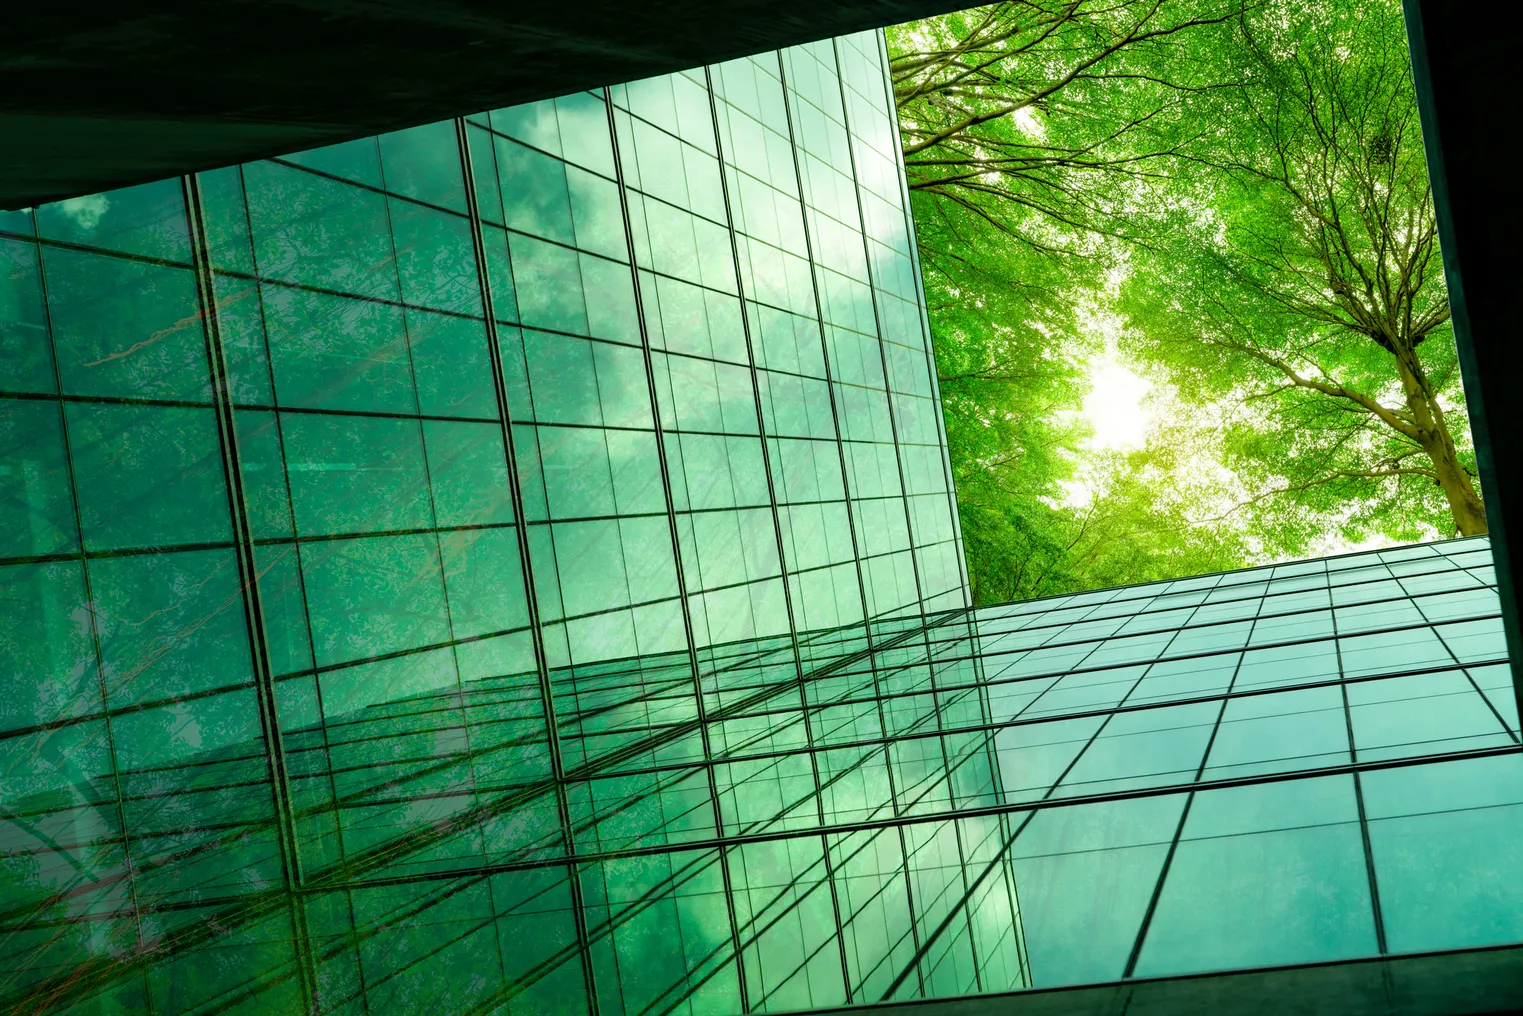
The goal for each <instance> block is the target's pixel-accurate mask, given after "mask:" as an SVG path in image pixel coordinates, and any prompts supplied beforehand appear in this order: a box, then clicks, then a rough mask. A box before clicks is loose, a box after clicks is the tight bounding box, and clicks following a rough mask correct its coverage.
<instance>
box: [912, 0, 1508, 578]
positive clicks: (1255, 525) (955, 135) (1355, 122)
mask: <svg viewBox="0 0 1523 1016" xmlns="http://www.w3.org/2000/svg"><path fill="white" fill-rule="evenodd" d="M889 39H890V56H891V63H890V69H891V75H892V79H893V86H894V91H895V98H896V101H897V103H898V107H899V114H900V120H901V129H902V135H903V142H904V154H905V164H906V170H907V174H908V178H909V185H910V188H911V194H912V201H913V202H914V211H915V216H916V230H917V236H918V239H919V243H920V247H921V256H922V262H923V264H924V267H925V281H926V291H927V299H928V303H929V305H930V311H931V320H932V327H933V331H934V335H935V346H936V355H937V364H938V371H939V373H940V375H941V386H942V392H943V403H944V407H945V412H946V417H947V425H948V438H949V445H950V448H951V453H952V459H953V468H954V475H955V479H956V482H957V487H958V502H959V510H960V515H961V521H962V527H963V534H964V540H965V543H966V546H967V553H968V559H969V565H970V572H971V574H972V577H973V583H974V593H975V597H976V598H977V600H978V601H979V602H998V601H1002V600H1009V599H1018V598H1023V597H1027V596H1033V595H1043V594H1046V593H1054V592H1063V591H1069V590H1073V589H1078V588H1089V587H1094V586H1101V585H1110V584H1116V583H1121V582H1131V581H1143V580H1148V579H1155V578H1164V577H1171V576H1177V575H1185V574H1198V573H1200V572H1203V571H1211V570H1217V569H1221V568H1229V567H1234V566H1240V565H1244V564H1249V563H1255V562H1258V561H1263V560H1268V559H1284V558H1288V557H1295V556H1301V555H1304V554H1306V553H1308V552H1311V551H1315V550H1326V549H1329V548H1336V547H1337V546H1340V545H1344V546H1347V545H1351V544H1354V543H1359V542H1362V541H1387V542H1398V541H1410V540H1414V539H1420V538H1424V537H1432V536H1435V535H1454V534H1471V533H1477V532H1484V531H1485V513H1484V509H1483V507H1482V505H1481V501H1480V497H1479V495H1478V493H1477V486H1476V483H1475V479H1474V478H1475V463H1474V456H1473V452H1472V450H1471V446H1470V441H1469V434H1468V421H1467V420H1466V417H1465V413H1464V395H1463V390H1462V388H1461V385H1460V379H1459V372H1458V366H1457V362H1456V357H1455V352H1454V344H1453V336H1452V333H1451V331H1450V329H1449V323H1448V301H1447V295H1446V293H1445V290H1444V281H1443V273H1442V267H1441V262H1440V257H1439V251H1438V246H1437V233H1436V227H1435V224H1434V218H1433V206H1432V195H1431V191H1430V189H1429V186H1428V179H1427V174H1426V167H1425V163H1424V156H1423V148H1422V139H1421V133H1420V126H1419V123H1418V118H1417V108H1416V99H1415V95H1414V92H1413V88H1412V83H1411V73H1410V67H1409V63H1408V57H1407V50H1406V37H1405V31H1404V27H1403V24H1402V18H1401V9H1400V5H1399V3H1397V2H1396V0H1362V2H1361V0H1336V2H1332V3H1323V2H1316V3H1313V2H1310V0H1264V2H1254V3H1250V2H1247V0H1095V2H1088V0H1066V2H1062V0H1020V2H1008V3H1000V4H996V5H994V6H991V7H986V8H979V9H976V10H972V11H964V12H958V13H955V14H951V15H947V16H944V17H941V18H936V19H931V20H928V21H924V22H917V23H914V24H911V25H906V26H901V27H900V28H899V29H896V30H891V32H890V35H889ZM1102 362H1120V363H1122V364H1124V365H1125V367H1126V368H1128V369H1129V370H1131V371H1132V372H1134V373H1136V374H1138V375H1140V376H1141V377H1143V378H1145V379H1147V381H1149V382H1151V383H1152V386H1153V387H1152V392H1151V394H1150V395H1149V397H1148V398H1149V409H1150V411H1151V412H1150V413H1149V414H1148V416H1149V422H1147V424H1146V433H1142V434H1137V435H1134V439H1133V440H1132V441H1131V442H1129V443H1128V445H1127V446H1126V447H1124V448H1119V449H1118V448H1115V447H1104V446H1100V445H1097V443H1096V442H1095V441H1094V440H1093V432H1092V431H1093V428H1092V426H1091V423H1090V420H1089V418H1090V417H1092V415H1093V414H1091V413H1086V412H1085V410H1086V405H1085V396H1086V394H1087V391H1088V387H1089V380H1090V378H1091V375H1092V372H1093V370H1094V369H1095V365H1096V364H1098V363H1102Z"/></svg>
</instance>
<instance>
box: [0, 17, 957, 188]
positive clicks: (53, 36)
mask: <svg viewBox="0 0 1523 1016" xmlns="http://www.w3.org/2000/svg"><path fill="white" fill-rule="evenodd" d="M965 6H969V5H968V4H967V3H960V2H958V0H823V2H822V0H724V2H722V3H717V2H705V0H636V2H630V0H574V2H571V3H553V2H535V3H525V2H522V0H495V2H494V0H426V2H425V0H156V2H154V3H151V4H115V5H110V6H107V5H103V4H102V5H66V6H65V5H55V4H49V3H45V2H44V3H24V4H12V5H10V6H9V8H8V9H7V10H6V12H5V14H4V15H3V16H0V208H7V209H9V208H18V207H25V206H28V205H34V204H39V203H41V202H44V201H48V200H54V199H58V198H65V197H72V196H75V195H79V194H87V193H91V192H94V191H99V190H106V189H109V188H112V187H120V186H125V185H128V184H134V183H143V182H146V181H149V180H156V179H161V178H163V177H167V176H174V175H177V174H180V173H183V172H188V171H194V170H201V169H211V168H215V167H217V166H225V165H230V164H233V163H237V162H243V161H247V160H249V159H254V158H260V157H263V156H268V155H277V154H281V153H284V152H291V151H297V150H300V149H303V148H311V147H315V146H318V145H323V144H329V143H333V142H338V141H344V140H348V139H350V138H356V137H364V136H366V135H370V134H378V133H382V132H384V131H389V130H397V129H400V128H403V127H413V126H417V125H418V124H422V123H429V122H431V121H435V120H441V119H445V118H448V117H452V116H459V115H461V114H463V113H471V112H476V111H478V110H483V109H496V108H499V107H501V106H508V105H512V104H514V103H518V102H528V101H531V100H534V99H541V98H546V97H549V96H553V95H562V94H565V93H567V92H572V91H576V90H578V89H582V88H592V87H598V86H602V85H605V84H614V83H618V82H621V81H632V80H635V79H638V78H642V77H648V76H651V75H655V74H664V73H668V72H671V71H675V70H682V69H685V68H689V67H696V66H698V65H700V64H703V63H715V62H718V61H721V60H727V59H731V58H733V57H739V56H745V55H748V54H751V53H759V52H762V51H764V50H768V49H775V48H778V47H781V46H786V45H793V44H796V43H801V42H808V41H812V40H815V39H822V38H828V37H830V36H833V35H841V34H845V33H848V32H854V31H859V30H862V29H865V28H875V27H879V26H882V25H888V24H897V23H899V22H903V21H909V20H912V19H914V18H918V17H925V16H928V15H931V14H937V13H941V12H943V11H947V10H952V9H955V8H958V7H965Z"/></svg>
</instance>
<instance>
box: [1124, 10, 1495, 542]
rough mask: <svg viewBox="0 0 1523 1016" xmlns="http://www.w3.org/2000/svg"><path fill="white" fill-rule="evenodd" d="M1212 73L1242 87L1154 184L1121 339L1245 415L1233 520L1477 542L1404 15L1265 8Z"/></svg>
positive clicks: (1193, 389) (1205, 396) (1238, 424)
mask: <svg viewBox="0 0 1523 1016" xmlns="http://www.w3.org/2000/svg"><path fill="white" fill-rule="evenodd" d="M1223 63H1224V68H1223V69H1224V70H1231V71H1232V72H1233V73H1234V74H1235V75H1237V76H1238V77H1240V79H1241V80H1242V81H1243V82H1244V84H1243V86H1242V87H1240V88H1237V89H1233V90H1231V91H1230V92H1224V93H1221V94H1219V95H1216V96H1213V97H1212V102H1211V107H1212V108H1211V109H1210V110H1203V111H1202V112H1201V114H1200V119H1201V120H1202V121H1204V122H1210V123H1213V124H1214V126H1215V129H1214V130H1212V131H1210V132H1203V133H1202V134H1201V135H1200V136H1199V137H1198V138H1197V139H1195V140H1193V141H1192V142H1191V143H1190V145H1189V146H1188V148H1187V150H1183V151H1181V152H1180V153H1179V157H1180V159H1181V163H1180V167H1179V170H1178V171H1176V172H1175V173H1174V174H1173V175H1172V178H1171V179H1170V180H1169V181H1168V183H1167V184H1163V185H1160V184H1156V183H1155V184H1152V185H1150V195H1151V197H1152V199H1153V203H1154V206H1155V207H1156V208H1157V209H1159V213H1158V214H1157V216H1156V217H1155V220H1154V227H1155V228H1154V229H1153V231H1152V236H1151V240H1150V243H1149V245H1148V246H1147V247H1140V248H1137V250H1136V251H1135V254H1134V257H1135V262H1134V265H1133V271H1132V272H1131V274H1130V280H1131V281H1130V283H1129V286H1128V292H1127V296H1126V305H1127V309H1128V312H1129V313H1130V315H1131V318H1132V321H1133V324H1134V328H1133V341H1132V342H1131V343H1130V345H1129V349H1130V350H1131V351H1132V352H1133V353H1134V354H1135V355H1137V356H1139V357H1141V358H1144V359H1147V360H1149V361H1150V362H1152V363H1154V364H1156V365H1157V366H1158V367H1159V368H1160V369H1162V370H1163V371H1164V372H1165V373H1166V374H1167V375H1168V376H1169V377H1170V379H1171V380H1172V381H1173V382H1174V383H1175V384H1176V385H1178V386H1180V388H1181V389H1182V390H1184V391H1188V392H1190V393H1192V394H1193V396H1194V398H1195V400H1196V401H1197V402H1210V401H1220V400H1229V401H1233V402H1235V403H1236V404H1237V405H1238V406H1239V407H1240V412H1239V413H1238V414H1237V416H1236V420H1235V421H1234V423H1233V425H1232V426H1231V427H1230V428H1229V433H1230V437H1231V440H1230V441H1229V446H1228V447H1229V453H1230V456H1231V461H1232V464H1233V467H1234V468H1235V469H1237V470H1238V471H1239V472H1240V473H1241V474H1242V475H1244V476H1245V477H1247V478H1248V479H1249V480H1250V481H1251V482H1252V484H1253V485H1254V487H1255V488H1256V491H1255V493H1254V495H1253V497H1252V499H1251V502H1250V503H1249V504H1248V505H1245V506H1244V507H1245V509H1252V508H1255V507H1257V506H1260V505H1261V504H1262V503H1263V502H1267V501H1275V502H1277V504H1275V505H1269V506H1267V508H1268V511H1269V515H1268V516H1261V517H1271V516H1274V515H1275V514H1276V513H1278V517H1279V519H1280V522H1281V523H1282V524H1285V523H1286V516H1287V512H1290V511H1294V510H1297V509H1310V510H1311V511H1312V513H1313V515H1317V516H1320V517H1322V518H1330V517H1333V516H1337V515H1341V516H1342V525H1343V526H1344V527H1345V529H1347V530H1348V531H1350V532H1351V533H1368V532H1371V531H1378V532H1384V533H1386V534H1387V535H1391V536H1398V537H1405V538H1412V537H1414V536H1416V535H1418V534H1419V533H1420V532H1421V528H1422V524H1423V523H1427V524H1431V525H1433V526H1436V527H1437V528H1438V529H1439V530H1440V531H1448V532H1452V533H1458V534H1460V535H1472V534H1476V533H1484V532H1485V531H1486V516H1485V510H1484V507H1483V506H1482V503H1481V499H1480V496H1479V494H1478V493H1477V492H1476V486H1475V483H1474V477H1475V476H1476V470H1475V463H1474V458H1473V453H1472V452H1471V449H1470V446H1469V438H1468V434H1467V432H1466V428H1465V416H1464V410H1463V406H1464V397H1463V392H1462V390H1461V388H1460V385H1459V374H1458V370H1457V365H1456V357H1455V352H1454V343H1453V336H1452V333H1451V330H1450V328H1449V305H1448V299H1447V294H1446V292H1445V288H1444V281H1443V275H1442V267H1441V263H1440V258H1439V250H1438V240H1437V226H1436V223H1435V221H1434V215H1433V200H1432V192H1431V189H1430V188H1429V184H1428V177H1427V170H1426V165H1425V162H1424V155H1423V149H1422V139H1421V133H1420V126H1419V123H1418V116H1417V105H1416V96H1415V93H1414V91H1413V87H1412V81H1411V73H1410V67H1409V63H1408V57H1407V50H1406V36H1405V31H1404V27H1403V24H1402V18H1401V9H1400V6H1399V4H1398V3H1396V2H1395V0H1375V2H1359V3H1352V2H1349V3H1343V4H1337V5H1321V4H1317V5H1312V4H1307V3H1279V4H1275V5H1273V6H1271V7H1266V8H1264V9H1261V10H1260V11H1258V12H1256V14H1255V15H1253V16H1245V17H1244V18H1243V19H1242V21H1241V30H1240V43H1239V45H1237V46H1236V47H1234V49H1233V51H1232V52H1231V53H1230V54H1228V55H1227V56H1226V57H1224V60H1223ZM1201 105H1202V106H1204V105H1205V104H1201ZM1292 528H1294V527H1293V526H1292ZM1302 528H1303V530H1304V526H1303V527H1302ZM1300 536H1301V537H1302V538H1304V537H1305V536H1306V533H1305V532H1304V531H1303V532H1302V533H1300ZM1292 542H1294V540H1292Z"/></svg>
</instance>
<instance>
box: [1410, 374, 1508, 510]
mask: <svg viewBox="0 0 1523 1016" xmlns="http://www.w3.org/2000/svg"><path fill="white" fill-rule="evenodd" d="M1396 370H1397V373H1398V374H1399V375H1400V376H1401V387H1402V390H1403V391H1404V392H1405V394H1406V397H1407V408H1408V409H1410V410H1411V411H1412V420H1413V422H1414V423H1415V424H1416V425H1417V443H1418V444H1419V445H1421V446H1422V450H1423V451H1424V452H1426V453H1427V455H1428V459H1429V461H1431V462H1432V463H1433V471H1434V472H1435V473H1437V474H1438V479H1437V481H1436V482H1437V483H1438V485H1439V486H1440V487H1441V488H1443V491H1444V497H1445V498H1447V499H1448V501H1449V515H1450V516H1451V517H1452V518H1453V519H1454V529H1455V531H1456V532H1457V533H1458V534H1459V535H1460V536H1479V535H1480V534H1482V533H1484V532H1486V531H1487V530H1486V506H1485V505H1484V504H1482V503H1481V495H1480V494H1478V493H1477V492H1476V489H1475V483H1474V482H1473V481H1472V480H1471V478H1470V474H1469V473H1468V472H1466V471H1465V467H1464V466H1462V465H1460V460H1459V454H1458V453H1457V452H1456V451H1455V448H1454V435H1452V434H1451V433H1449V422H1448V421H1447V420H1446V419H1445V418H1444V409H1443V407H1442V406H1440V405H1439V402H1438V398H1437V395H1436V393H1434V391H1433V389H1432V386H1430V385H1429V384H1428V378H1427V375H1426V374H1425V373H1424V372H1423V369H1422V364H1421V363H1419V362H1418V360H1417V354H1416V352H1415V351H1413V350H1405V349H1402V350H1398V351H1397V354H1396Z"/></svg>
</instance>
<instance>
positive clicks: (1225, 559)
mask: <svg viewBox="0 0 1523 1016" xmlns="http://www.w3.org/2000/svg"><path fill="white" fill-rule="evenodd" d="M1238 9H1239V5H1238V3H1237V2H1236V0H1218V2H1215V3H1209V2H1193V0H1191V2H1188V3H1179V2H1175V3H1172V4H1166V3H1162V2H1159V0H1151V2H1148V0H1108V2H1103V3H1102V2H1091V0H1023V2H1009V3H1000V4H996V5H994V6H992V7H988V8H984V9H980V10H975V11H968V12H958V13H955V14H950V15H947V16H945V17H943V18H936V19H931V20H929V21H924V22H918V23H915V24H912V25H907V26H901V27H900V28H898V29H893V30H891V31H890V33H889V44H890V51H891V60H890V68H891V75H892V78H893V82H894V92H895V100H896V104H897V106H898V110H899V116H900V121H901V126H902V130H903V137H904V148H905V158H906V164H907V172H908V178H909V183H910V188H911V198H912V202H913V205H914V212H915V221H916V235H917V239H918V243H919V247H920V252H921V258H922V264H923V267H924V278H925V285H926V293H927V299H928V302H929V306H930V312H931V320H932V327H933V331H934V333H935V351H936V359H937V368H938V374H939V377H940V384H941V391H942V399H943V406H944V411H945V417H946V421H947V430H948V445H949V449H950V452H951V458H952V467H953V475H954V479H955V482H956V486H957V494H958V508H959V515H960V518H961V522H962V531H963V537H964V542H965V547H966V552H967V559H968V563H969V568H970V577H971V581H972V585H973V593H974V598H975V600H976V602H980V603H994V602H1003V601H1008V600H1013V599H1020V598H1025V597H1029V596H1037V595H1044V594H1048V593H1059V592H1067V591H1071V590H1073V589H1076V588H1081V587H1085V586H1087V585H1090V584H1094V583H1095V582H1104V581H1111V582H1124V581H1141V580H1143V579H1147V578H1162V577H1168V576H1169V575H1172V574H1178V573H1179V572H1178V571H1177V570H1176V569H1178V568H1181V567H1194V568H1195V570H1197V571H1199V570H1211V569H1212V568H1217V567H1221V568H1225V567H1232V566H1235V565H1239V564H1242V563H1243V558H1242V555H1241V553H1240V552H1238V551H1228V550H1223V549H1221V548H1220V547H1217V544H1216V543H1215V541H1213V540H1209V539H1206V540H1202V539H1194V538H1186V539H1185V540H1184V542H1182V543H1181V542H1178V541H1177V540H1175V539H1174V537H1173V536H1171V535H1170V534H1180V533H1186V532H1187V530H1188V526H1184V528H1181V527H1182V525H1183V516H1182V514H1181V507H1180V506H1179V505H1178V504H1170V505H1167V506H1163V505H1161V504H1160V503H1158V502H1159V497H1158V494H1159V492H1160V489H1161V488H1159V487H1158V486H1156V485H1155V486H1154V487H1149V486H1147V485H1144V484H1141V483H1139V482H1137V479H1138V477H1140V476H1141V475H1142V473H1141V472H1138V471H1136V470H1139V469H1140V468H1141V467H1140V466H1137V465H1136V464H1135V463H1133V464H1132V465H1130V466H1126V464H1125V463H1123V462H1122V461H1121V460H1119V459H1118V460H1117V461H1116V462H1115V463H1112V466H1113V467H1114V468H1122V467H1123V466H1126V468H1129V469H1132V470H1133V472H1132V473H1131V474H1129V478H1126V479H1123V478H1120V477H1116V478H1111V479H1108V480H1106V481H1104V482H1102V483H1100V485H1099V486H1100V488H1101V489H1100V491H1099V493H1098V494H1097V496H1096V497H1095V499H1094V500H1093V501H1092V502H1091V503H1090V504H1088V505H1086V507H1085V508H1084V510H1083V511H1082V512H1076V511H1074V510H1072V509H1071V508H1070V507H1069V506H1067V505H1066V504H1065V503H1064V497H1065V490H1064V484H1065V483H1066V482H1069V481H1071V480H1073V479H1074V476H1075V472H1076V470H1077V469H1079V468H1080V464H1081V463H1082V462H1083V461H1085V450H1084V438H1085V436H1086V435H1085V431H1084V428H1083V426H1082V425H1081V424H1079V423H1078V422H1077V421H1076V419H1075V417H1076V414H1077V412H1078V410H1079V408H1080V405H1081V403H1082V401H1083V398H1084V395H1085V390H1086V389H1085V376H1086V364H1087V361H1088V360H1089V359H1090V358H1091V357H1092V356H1094V355H1095V354H1096V353H1097V352H1098V351H1099V346H1098V344H1097V342H1096V340H1095V338H1094V336H1093V335H1091V334H1088V333H1087V331H1086V329H1085V327H1084V323H1083V322H1082V321H1081V320H1080V315H1079V314H1078V310H1079V308H1080V307H1081V305H1082V304H1083V303H1084V302H1085V301H1086V300H1087V299H1088V298H1089V294H1091V293H1093V292H1095V291H1097V290H1099V289H1101V288H1103V287H1104V286H1105V280H1106V276H1107V273H1108V272H1109V271H1110V270H1111V269H1113V268H1114V267H1115V265H1116V264H1117V255H1116V250H1115V249H1114V248H1113V247H1112V246H1110V245H1109V243H1110V241H1112V240H1113V239H1114V238H1116V237H1119V236H1123V235H1126V234H1127V233H1128V232H1129V226H1130V223H1129V220H1128V218H1127V216H1126V215H1125V214H1123V213H1124V212H1125V210H1126V201H1125V197H1126V194H1127V193H1128V192H1129V190H1130V189H1133V185H1134V184H1135V183H1136V182H1137V181H1139V180H1143V179H1146V178H1147V176H1148V174H1149V173H1150V172H1152V171H1153V170H1152V169H1151V168H1150V167H1151V165H1152V164H1154V163H1156V162H1158V161H1159V160H1160V159H1162V158H1164V157H1166V156H1168V155H1171V154H1173V153H1174V152H1176V151H1177V150H1178V149H1179V147H1180V146H1181V145H1182V144H1183V143H1184V142H1186V141H1188V140H1189V139H1190V137H1191V136H1192V135H1191V133H1190V131H1191V129H1192V125H1191V124H1189V123H1188V122H1187V120H1185V119H1183V118H1182V117H1181V113H1182V111H1183V109H1184V105H1183V101H1182V100H1183V98H1184V97H1185V96H1188V95H1191V94H1196V93H1200V92H1209V91H1210V90H1212V89H1213V88H1215V87H1217V86H1216V85H1214V84H1212V83H1211V82H1210V81H1209V80H1207V75H1208V73H1209V71H1210V66H1209V63H1208V62H1205V61H1202V60H1201V59H1200V55H1199V54H1200V53H1201V52H1206V51H1209V50H1210V49H1211V48H1212V47H1211V46H1210V45H1209V44H1207V43H1205V42H1200V43H1195V44H1193V45H1192V44H1191V40H1192V39H1193V37H1195V36H1197V35H1201V34H1205V33H1214V34H1216V35H1223V34H1229V33H1230V32H1231V31H1232V17H1233V16H1234V14H1235V13H1236V12H1237V11H1238ZM1171 541H1172V542H1171ZM1207 546H1210V547H1216V548H1217V551H1219V552H1215V553H1214V556H1211V555H1208V558H1209V559H1207V557H1201V556H1200V555H1199V554H1198V553H1196V552H1198V551H1199V550H1200V549H1201V548H1202V547H1207ZM1186 548H1188V551H1189V552H1190V553H1195V554H1196V557H1195V558H1194V564H1192V565H1189V566H1186V565H1182V564H1180V563H1179V562H1180V556H1179V553H1178V551H1180V550H1182V549H1186ZM1102 575H1103V576H1107V577H1108V578H1106V579H1100V578H1097V576H1102Z"/></svg>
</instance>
